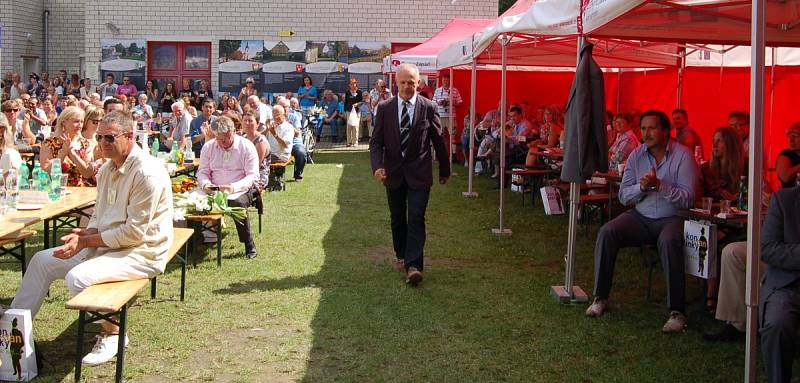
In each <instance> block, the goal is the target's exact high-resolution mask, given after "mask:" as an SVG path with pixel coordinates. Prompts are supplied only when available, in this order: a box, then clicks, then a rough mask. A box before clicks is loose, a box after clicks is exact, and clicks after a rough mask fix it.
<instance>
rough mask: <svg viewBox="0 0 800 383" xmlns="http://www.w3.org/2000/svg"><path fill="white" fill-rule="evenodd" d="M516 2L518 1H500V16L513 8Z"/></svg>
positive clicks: (498, 5) (498, 4)
mask: <svg viewBox="0 0 800 383" xmlns="http://www.w3.org/2000/svg"><path fill="white" fill-rule="evenodd" d="M516 2H517V0H500V1H499V2H498V3H497V8H498V14H499V15H502V14H503V12H505V11H506V10H507V9H508V8H511V6H512V5H514V3H516Z"/></svg>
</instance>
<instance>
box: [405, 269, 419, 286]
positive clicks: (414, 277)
mask: <svg viewBox="0 0 800 383" xmlns="http://www.w3.org/2000/svg"><path fill="white" fill-rule="evenodd" d="M420 282H422V272H421V271H419V270H417V268H416V267H414V266H411V267H409V268H408V273H407V274H406V283H408V284H409V285H411V286H412V287H417V286H418V285H419V283H420Z"/></svg>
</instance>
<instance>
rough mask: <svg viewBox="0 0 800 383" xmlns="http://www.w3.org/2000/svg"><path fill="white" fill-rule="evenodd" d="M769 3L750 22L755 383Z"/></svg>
mask: <svg viewBox="0 0 800 383" xmlns="http://www.w3.org/2000/svg"><path fill="white" fill-rule="evenodd" d="M764 24H765V1H764V0H753V2H752V17H751V21H750V27H751V35H750V39H751V41H750V113H751V114H750V142H749V144H750V163H749V167H750V168H749V171H750V173H749V174H750V179H749V180H748V183H749V184H748V186H747V190H748V192H749V194H748V196H747V213H748V214H747V239H748V241H747V265H748V267H747V290H746V293H745V301H746V302H745V304H746V305H747V341H746V343H745V367H744V379H745V381H746V382H755V381H756V376H757V375H758V374H757V370H756V361H757V359H758V352H757V346H758V344H757V343H756V342H758V336H757V335H758V333H757V331H758V328H757V327H758V287H759V286H758V259H759V258H760V256H761V254H760V253H761V251H760V250H761V188H762V187H761V186H762V179H763V175H762V172H763V170H764V168H763V162H764V148H763V145H762V144H763V141H764V45H765V44H764V38H765V31H764Z"/></svg>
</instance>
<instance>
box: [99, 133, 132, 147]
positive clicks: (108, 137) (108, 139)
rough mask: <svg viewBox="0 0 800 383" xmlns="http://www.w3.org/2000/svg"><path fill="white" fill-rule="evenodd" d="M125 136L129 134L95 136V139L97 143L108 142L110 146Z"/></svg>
mask: <svg viewBox="0 0 800 383" xmlns="http://www.w3.org/2000/svg"><path fill="white" fill-rule="evenodd" d="M125 134H127V133H125V132H123V133H120V134H95V135H94V139H95V140H97V142H100V141H101V140H106V142H108V143H109V144H113V143H114V141H115V140H116V139H117V137H119V136H122V135H125Z"/></svg>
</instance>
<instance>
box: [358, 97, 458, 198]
mask: <svg viewBox="0 0 800 383" xmlns="http://www.w3.org/2000/svg"><path fill="white" fill-rule="evenodd" d="M397 108H398V105H397V96H395V97H392V98H390V99H388V100H386V101H383V102H381V103H380V104H378V110H377V113H376V114H375V129H374V130H373V132H372V138H371V139H370V140H369V151H370V158H371V160H372V172H373V173H374V172H375V171H376V170H378V169H380V168H384V169H386V181H385V182H384V184H385V185H386V187H388V188H391V189H394V188H398V187H400V186H401V185H402V184H403V180H404V179H405V181H406V183H407V184H408V186H409V187H410V188H412V189H424V188H430V187H431V185H433V176H432V174H431V173H432V168H433V166H432V162H433V157H432V153H431V146H432V147H433V149H434V150H436V158H437V159H439V176H440V177H449V176H450V162H449V161H448V159H447V155H448V154H447V150H446V149H445V144H444V140H443V139H442V136H441V133H440V131H441V125H440V123H439V114H438V113H437V112H436V104H434V103H433V101H431V100H428V99H427V98H425V97H422V96H420V95H419V94H417V102H416V103H415V104H414V111H413V113H414V115H413V118H412V123H411V132H410V136H409V138H408V147H407V148H406V155H405V157H403V155H402V153H400V120H399V118H398V109H397Z"/></svg>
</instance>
